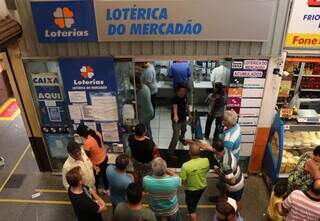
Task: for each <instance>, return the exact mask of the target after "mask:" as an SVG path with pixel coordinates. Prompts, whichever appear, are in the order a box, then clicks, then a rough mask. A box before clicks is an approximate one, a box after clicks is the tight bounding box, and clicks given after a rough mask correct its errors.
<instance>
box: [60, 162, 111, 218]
mask: <svg viewBox="0 0 320 221" xmlns="http://www.w3.org/2000/svg"><path fill="white" fill-rule="evenodd" d="M81 173H82V171H81V168H80V166H77V167H74V168H73V169H71V170H69V171H68V172H67V173H66V180H67V182H68V184H69V188H68V195H69V199H70V201H71V204H72V206H73V210H74V212H75V214H76V217H77V219H78V220H79V221H102V220H103V219H102V216H101V213H102V212H104V211H106V210H107V208H106V204H105V202H104V201H103V200H102V199H101V198H100V197H99V196H98V194H97V193H96V191H95V190H93V189H91V188H89V187H88V186H86V185H84V182H83V179H82V175H81Z"/></svg>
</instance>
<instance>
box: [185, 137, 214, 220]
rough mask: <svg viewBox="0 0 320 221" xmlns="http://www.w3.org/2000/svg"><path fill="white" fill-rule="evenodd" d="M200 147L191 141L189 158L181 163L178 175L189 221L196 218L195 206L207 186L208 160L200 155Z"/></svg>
mask: <svg viewBox="0 0 320 221" xmlns="http://www.w3.org/2000/svg"><path fill="white" fill-rule="evenodd" d="M200 153H201V150H200V147H199V145H198V144H196V143H191V144H190V148H189V155H190V158H191V159H190V160H189V161H188V162H185V163H184V164H183V165H182V168H181V173H180V177H181V180H182V182H183V185H184V187H185V199H186V204H187V207H188V212H189V214H190V217H191V221H196V220H197V214H196V208H197V204H198V202H199V200H200V198H201V195H202V193H203V192H204V190H205V189H206V187H207V174H208V172H209V169H210V165H209V160H208V159H207V158H201V157H200Z"/></svg>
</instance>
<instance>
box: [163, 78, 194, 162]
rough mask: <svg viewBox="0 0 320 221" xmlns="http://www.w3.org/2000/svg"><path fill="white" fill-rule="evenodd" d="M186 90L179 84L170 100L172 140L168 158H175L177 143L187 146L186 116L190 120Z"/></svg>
mask: <svg viewBox="0 0 320 221" xmlns="http://www.w3.org/2000/svg"><path fill="white" fill-rule="evenodd" d="M187 93H188V89H187V88H186V87H185V86H184V85H182V84H179V85H178V86H177V88H176V95H175V96H174V97H173V98H172V100H171V121H172V130H173V134H172V138H171V142H170V145H169V148H168V153H169V155H170V157H172V158H176V156H175V155H174V152H175V149H176V146H177V143H178V141H180V142H181V143H182V144H183V145H187V143H186V141H185V134H186V131H187V116H188V115H189V118H191V114H190V111H189V105H188V100H187Z"/></svg>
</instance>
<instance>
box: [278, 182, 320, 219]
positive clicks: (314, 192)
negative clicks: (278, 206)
mask: <svg viewBox="0 0 320 221" xmlns="http://www.w3.org/2000/svg"><path fill="white" fill-rule="evenodd" d="M282 207H283V209H284V211H287V212H288V214H287V216H286V219H285V220H286V221H301V220H303V221H315V220H320V179H317V180H315V181H314V182H313V184H312V187H311V189H310V190H309V191H308V192H306V193H304V192H302V191H301V190H295V191H293V192H292V193H290V195H289V196H288V197H287V198H286V200H285V201H284V202H283V204H282Z"/></svg>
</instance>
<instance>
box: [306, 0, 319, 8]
mask: <svg viewBox="0 0 320 221" xmlns="http://www.w3.org/2000/svg"><path fill="white" fill-rule="evenodd" d="M308 6H309V7H320V0H308Z"/></svg>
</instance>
